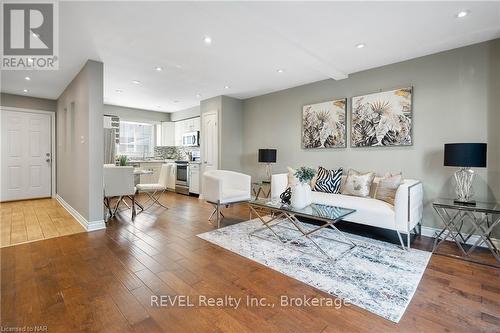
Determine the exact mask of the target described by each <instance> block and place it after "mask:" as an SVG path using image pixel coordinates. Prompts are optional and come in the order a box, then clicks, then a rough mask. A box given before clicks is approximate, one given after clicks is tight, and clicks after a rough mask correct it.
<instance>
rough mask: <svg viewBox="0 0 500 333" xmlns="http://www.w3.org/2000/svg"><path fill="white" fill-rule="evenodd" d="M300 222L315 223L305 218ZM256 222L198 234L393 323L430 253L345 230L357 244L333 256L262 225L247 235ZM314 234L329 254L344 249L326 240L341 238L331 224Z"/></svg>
mask: <svg viewBox="0 0 500 333" xmlns="http://www.w3.org/2000/svg"><path fill="white" fill-rule="evenodd" d="M302 226H303V228H306V229H310V228H314V227H315V226H312V225H310V224H306V223H302ZM261 227H262V223H261V222H260V220H258V219H254V220H250V221H247V222H242V223H239V224H235V225H232V226H228V227H225V228H221V229H218V230H214V231H210V232H206V233H203V234H200V235H198V237H200V238H202V239H205V240H207V241H209V242H211V243H214V244H217V245H219V246H221V247H223V248H225V249H227V250H230V251H232V252H235V253H238V254H239V255H241V256H243V257H246V258H249V259H251V260H254V261H256V262H259V263H261V264H263V265H265V266H268V267H270V268H272V269H274V270H277V271H279V272H281V273H283V274H285V275H287V276H290V277H292V278H294V279H297V280H299V281H302V282H304V283H306V284H308V285H310V286H313V287H315V288H318V289H320V290H322V291H325V292H327V293H329V294H331V295H334V296H337V297H341V298H343V299H346V300H348V301H349V302H350V303H352V304H355V305H357V306H359V307H361V308H363V309H366V310H368V311H370V312H373V313H375V314H377V315H379V316H381V317H384V318H386V319H388V320H391V321H393V322H396V323H397V322H399V320H400V319H401V317H402V316H403V314H404V312H405V310H406V307H407V306H408V304H409V303H410V301H411V299H412V297H413V295H414V293H415V290H416V289H417V286H418V284H419V282H420V279H421V278H422V274H423V273H424V271H425V268H426V266H427V263H428V261H429V259H430V257H431V253H430V252H425V251H421V250H416V249H411V250H410V251H405V250H403V249H401V248H400V247H398V246H397V245H395V244H391V243H386V242H382V241H378V240H374V239H370V238H366V237H361V236H357V235H353V234H345V235H347V236H348V237H349V238H351V240H352V241H353V242H354V243H355V244H357V246H356V247H355V248H354V249H353V250H351V251H350V252H348V253H347V254H346V255H345V256H342V257H341V258H340V259H338V260H337V261H335V262H333V261H331V260H328V259H327V258H326V257H325V256H323V255H322V254H321V253H320V252H319V251H318V250H317V249H316V248H315V247H314V246H313V245H312V244H311V243H310V242H309V241H307V240H304V241H301V242H300V243H299V244H297V245H295V244H286V245H285V244H282V243H280V242H279V241H278V240H277V239H276V237H275V236H274V235H273V234H272V232H270V231H269V230H267V229H265V230H263V231H260V232H259V233H258V237H256V236H249V234H250V233H251V232H252V231H254V230H256V229H258V228H261ZM273 228H277V229H275V230H277V232H278V234H279V235H280V236H282V237H284V238H286V239H295V238H296V237H297V236H298V233H297V231H296V230H294V229H292V228H293V226H292V225H291V224H290V223H289V222H282V223H280V225H278V226H275V227H273ZM318 235H319V236H321V237H318V236H317V237H314V241H315V242H317V243H318V244H319V245H320V246H321V247H322V248H324V249H326V252H327V253H328V254H329V255H330V256H331V257H334V258H335V257H337V256H338V255H339V254H341V253H343V252H344V251H345V250H346V249H348V246H347V245H344V244H341V243H339V242H335V241H332V240H331V239H337V240H342V237H340V236H339V234H338V233H337V232H336V231H334V230H333V229H323V230H321V231H320V232H319V233H318ZM327 238H329V239H327Z"/></svg>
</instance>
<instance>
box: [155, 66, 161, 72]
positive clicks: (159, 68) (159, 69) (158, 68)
mask: <svg viewBox="0 0 500 333" xmlns="http://www.w3.org/2000/svg"><path fill="white" fill-rule="evenodd" d="M162 70H163V67H160V66H156V67H155V71H157V72H161V71H162Z"/></svg>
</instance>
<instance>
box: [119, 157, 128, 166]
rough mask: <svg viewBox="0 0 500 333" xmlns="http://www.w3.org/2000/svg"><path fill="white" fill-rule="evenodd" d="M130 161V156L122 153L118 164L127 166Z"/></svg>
mask: <svg viewBox="0 0 500 333" xmlns="http://www.w3.org/2000/svg"><path fill="white" fill-rule="evenodd" d="M127 163H128V157H127V155H120V156H118V164H119V165H120V166H126V165H127Z"/></svg>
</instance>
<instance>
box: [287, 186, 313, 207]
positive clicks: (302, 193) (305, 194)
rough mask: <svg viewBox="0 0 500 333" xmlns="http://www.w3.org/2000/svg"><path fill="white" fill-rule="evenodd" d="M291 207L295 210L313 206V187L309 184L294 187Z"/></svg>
mask: <svg viewBox="0 0 500 333" xmlns="http://www.w3.org/2000/svg"><path fill="white" fill-rule="evenodd" d="M290 201H291V205H292V207H293V208H297V209H302V208H304V207H306V206H308V205H310V204H311V187H310V186H309V184H303V183H298V184H297V185H295V186H294V187H292V198H291V200H290Z"/></svg>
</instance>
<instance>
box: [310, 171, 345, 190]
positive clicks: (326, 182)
mask: <svg viewBox="0 0 500 333" xmlns="http://www.w3.org/2000/svg"><path fill="white" fill-rule="evenodd" d="M341 181H342V168H338V169H334V170H328V169H325V168H323V167H319V168H318V174H317V176H316V180H315V184H314V188H313V190H314V191H318V192H325V193H340V185H341Z"/></svg>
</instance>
